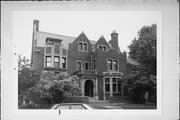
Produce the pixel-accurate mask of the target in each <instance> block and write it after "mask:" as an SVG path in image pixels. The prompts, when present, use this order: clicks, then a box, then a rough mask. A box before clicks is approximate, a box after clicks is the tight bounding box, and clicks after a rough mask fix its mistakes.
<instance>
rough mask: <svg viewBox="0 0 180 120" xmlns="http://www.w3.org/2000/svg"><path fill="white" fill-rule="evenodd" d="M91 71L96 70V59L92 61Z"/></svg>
mask: <svg viewBox="0 0 180 120" xmlns="http://www.w3.org/2000/svg"><path fill="white" fill-rule="evenodd" d="M93 70H97V66H96V59H93Z"/></svg>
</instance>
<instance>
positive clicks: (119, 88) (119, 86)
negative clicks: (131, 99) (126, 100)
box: [118, 78, 122, 92]
mask: <svg viewBox="0 0 180 120" xmlns="http://www.w3.org/2000/svg"><path fill="white" fill-rule="evenodd" d="M121 84H122V81H121V79H120V78H118V92H121Z"/></svg>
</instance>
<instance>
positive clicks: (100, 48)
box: [98, 45, 107, 51]
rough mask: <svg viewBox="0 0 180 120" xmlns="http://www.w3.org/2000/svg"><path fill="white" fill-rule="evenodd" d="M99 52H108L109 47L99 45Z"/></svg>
mask: <svg viewBox="0 0 180 120" xmlns="http://www.w3.org/2000/svg"><path fill="white" fill-rule="evenodd" d="M98 47H99V50H100V51H106V49H107V47H106V46H105V45H99V46H98Z"/></svg>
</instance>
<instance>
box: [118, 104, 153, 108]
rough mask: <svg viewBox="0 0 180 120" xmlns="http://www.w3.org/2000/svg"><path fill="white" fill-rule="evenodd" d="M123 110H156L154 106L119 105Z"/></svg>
mask: <svg viewBox="0 0 180 120" xmlns="http://www.w3.org/2000/svg"><path fill="white" fill-rule="evenodd" d="M121 107H122V108H124V109H156V104H121Z"/></svg>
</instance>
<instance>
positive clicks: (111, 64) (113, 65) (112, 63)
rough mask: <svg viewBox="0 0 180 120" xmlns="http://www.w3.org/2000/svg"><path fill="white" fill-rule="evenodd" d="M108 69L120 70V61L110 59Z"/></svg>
mask: <svg viewBox="0 0 180 120" xmlns="http://www.w3.org/2000/svg"><path fill="white" fill-rule="evenodd" d="M108 70H113V71H118V61H117V60H111V59H108Z"/></svg>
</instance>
